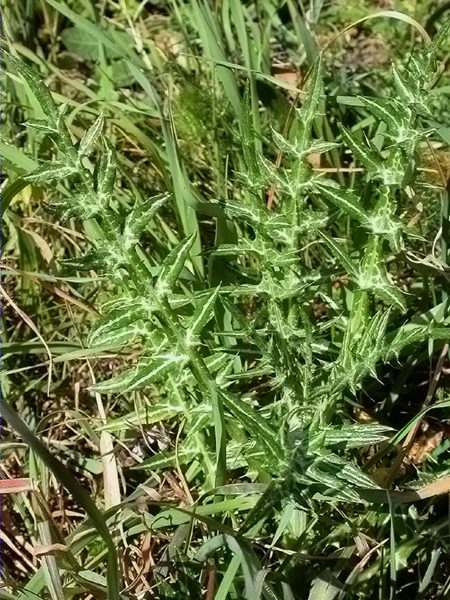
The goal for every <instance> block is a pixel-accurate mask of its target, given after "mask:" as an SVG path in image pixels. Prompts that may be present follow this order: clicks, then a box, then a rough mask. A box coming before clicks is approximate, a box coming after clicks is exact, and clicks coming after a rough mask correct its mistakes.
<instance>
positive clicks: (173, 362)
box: [93, 354, 188, 394]
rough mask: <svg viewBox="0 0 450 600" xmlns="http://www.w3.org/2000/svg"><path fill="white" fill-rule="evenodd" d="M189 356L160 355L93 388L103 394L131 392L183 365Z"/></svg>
mask: <svg viewBox="0 0 450 600" xmlns="http://www.w3.org/2000/svg"><path fill="white" fill-rule="evenodd" d="M187 358H188V357H187V356H185V355H183V354H167V355H160V356H159V357H155V358H154V359H153V360H150V361H149V362H140V363H139V364H138V365H137V366H136V367H134V368H133V369H129V370H127V371H125V372H123V373H121V374H120V375H117V376H116V377H113V378H112V379H107V380H106V381H102V382H101V383H98V384H97V385H96V386H94V388H93V389H94V390H95V391H96V392H99V393H102V394H103V393H121V392H131V391H133V390H135V389H138V388H142V387H145V386H147V385H149V384H150V383H152V382H153V381H156V380H159V379H161V377H163V376H165V375H166V374H167V373H168V372H169V371H171V370H173V369H175V368H180V367H182V366H183V364H185V363H186V362H187Z"/></svg>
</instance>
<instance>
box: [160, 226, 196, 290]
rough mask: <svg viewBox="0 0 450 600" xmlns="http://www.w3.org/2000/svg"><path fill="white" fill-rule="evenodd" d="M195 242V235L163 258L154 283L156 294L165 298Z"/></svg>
mask: <svg viewBox="0 0 450 600" xmlns="http://www.w3.org/2000/svg"><path fill="white" fill-rule="evenodd" d="M194 242H195V234H194V233H193V234H192V235H190V236H189V237H188V238H186V239H185V240H183V241H182V242H180V243H179V244H178V245H177V246H175V248H173V249H172V250H171V251H170V253H169V254H168V256H167V257H166V258H165V260H164V263H163V266H162V269H161V272H160V274H159V277H158V279H157V282H156V286H155V289H156V290H157V293H158V294H160V295H162V296H165V295H166V294H167V293H168V292H169V291H170V290H171V289H172V288H173V287H174V285H175V283H176V282H177V279H178V277H179V275H180V273H181V271H182V270H183V267H184V265H185V263H186V261H187V259H188V257H189V253H190V251H191V248H192V246H193V245H194Z"/></svg>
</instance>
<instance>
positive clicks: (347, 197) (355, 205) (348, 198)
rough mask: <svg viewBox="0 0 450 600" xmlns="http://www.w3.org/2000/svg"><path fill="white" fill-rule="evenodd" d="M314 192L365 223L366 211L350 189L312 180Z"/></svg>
mask: <svg viewBox="0 0 450 600" xmlns="http://www.w3.org/2000/svg"><path fill="white" fill-rule="evenodd" d="M312 185H313V191H314V193H320V195H321V196H323V197H325V198H326V199H327V200H329V201H330V202H332V203H333V204H334V205H335V206H337V207H338V208H340V209H341V210H343V211H345V212H346V213H347V214H348V215H350V216H351V217H353V218H354V219H356V220H358V221H359V222H360V223H365V222H366V219H367V214H366V212H365V211H364V210H363V209H362V208H361V205H360V202H359V198H358V196H357V195H356V194H355V193H354V192H352V191H351V190H346V189H343V188H341V187H339V186H338V185H336V184H333V183H331V182H330V183H328V182H326V183H325V182H324V181H322V180H317V179H316V180H314V182H313V184H312Z"/></svg>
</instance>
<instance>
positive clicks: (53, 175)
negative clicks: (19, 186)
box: [23, 161, 77, 183]
mask: <svg viewBox="0 0 450 600" xmlns="http://www.w3.org/2000/svg"><path fill="white" fill-rule="evenodd" d="M76 172H77V170H76V169H75V168H74V167H71V166H67V165H66V164H65V163H63V162H57V161H54V162H46V163H41V165H40V167H39V168H38V169H36V170H35V171H33V172H32V173H29V174H28V175H24V176H23V179H24V180H25V181H28V183H49V182H52V181H63V180H64V179H66V178H67V177H70V176H71V175H74V174H75V173H76Z"/></svg>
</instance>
